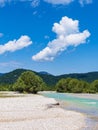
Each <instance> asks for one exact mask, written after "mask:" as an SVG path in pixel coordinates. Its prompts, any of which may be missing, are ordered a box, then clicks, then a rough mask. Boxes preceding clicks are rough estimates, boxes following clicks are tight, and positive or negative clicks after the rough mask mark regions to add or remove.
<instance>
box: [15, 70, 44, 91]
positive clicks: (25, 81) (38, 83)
mask: <svg viewBox="0 0 98 130" xmlns="http://www.w3.org/2000/svg"><path fill="white" fill-rule="evenodd" d="M44 87H45V83H44V82H43V80H42V79H41V78H40V77H39V76H37V75H36V74H35V73H33V72H31V71H26V72H24V73H22V74H21V75H20V77H19V78H18V80H17V81H16V83H15V84H14V85H13V90H14V91H19V92H28V93H37V92H38V91H41V90H43V89H44Z"/></svg>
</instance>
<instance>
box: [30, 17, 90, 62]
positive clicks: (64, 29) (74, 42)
mask: <svg viewBox="0 0 98 130" xmlns="http://www.w3.org/2000/svg"><path fill="white" fill-rule="evenodd" d="M52 30H53V31H54V32H55V33H56V35H57V37H56V39H54V40H52V41H51V42H49V43H48V45H47V47H46V48H44V49H43V50H41V51H40V52H39V53H37V54H36V55H34V56H32V59H33V60H35V61H52V60H53V59H54V58H55V57H56V56H57V55H58V54H59V53H61V52H62V51H65V50H66V49H67V47H69V46H73V47H76V46H78V45H80V44H84V43H86V39H87V38H88V37H89V36H90V32H89V31H88V30H84V31H83V32H80V31H79V21H78V20H73V19H71V18H68V17H67V16H65V17H62V19H61V20H60V22H59V23H54V26H53V28H52Z"/></svg>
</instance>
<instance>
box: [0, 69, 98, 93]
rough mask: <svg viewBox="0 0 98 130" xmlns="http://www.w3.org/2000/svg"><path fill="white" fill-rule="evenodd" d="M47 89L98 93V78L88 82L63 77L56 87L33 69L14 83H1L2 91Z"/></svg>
mask: <svg viewBox="0 0 98 130" xmlns="http://www.w3.org/2000/svg"><path fill="white" fill-rule="evenodd" d="M47 80H48V79H47ZM47 90H53V91H57V92H68V93H98V80H95V81H93V82H92V83H88V82H86V81H83V80H79V79H75V78H62V79H60V80H59V81H58V82H57V83H56V85H55V86H54V87H49V86H47V84H46V83H45V82H44V81H43V79H42V78H41V77H40V76H38V75H37V74H35V73H34V72H32V71H25V72H23V73H22V74H21V75H20V76H19V77H18V79H17V80H16V82H15V83H14V84H0V91H19V92H21V93H37V92H38V91H47Z"/></svg>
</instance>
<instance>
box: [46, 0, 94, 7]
mask: <svg viewBox="0 0 98 130" xmlns="http://www.w3.org/2000/svg"><path fill="white" fill-rule="evenodd" d="M44 1H45V2H47V3H50V4H53V5H59V4H62V5H68V4H70V3H72V2H75V1H76V0H44ZM78 2H79V3H80V4H81V5H82V6H83V5H84V4H91V3H92V2H93V0H78Z"/></svg>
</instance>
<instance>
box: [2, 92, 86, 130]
mask: <svg viewBox="0 0 98 130" xmlns="http://www.w3.org/2000/svg"><path fill="white" fill-rule="evenodd" d="M57 104H58V101H56V100H55V99H53V98H47V97H44V96H40V95H31V94H25V95H24V96H23V95H22V96H21V97H20V96H19V97H15V98H13V97H10V98H8V97H7V98H0V106H1V107H0V129H2V130H5V129H6V130H27V129H28V130H35V129H36V130H65V129H66V130H81V129H83V128H86V126H85V125H86V124H85V119H86V116H85V115H83V114H82V113H79V112H74V111H69V110H64V109H63V108H61V107H60V106H59V105H57Z"/></svg>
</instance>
